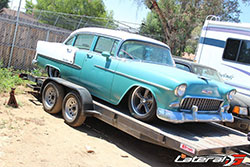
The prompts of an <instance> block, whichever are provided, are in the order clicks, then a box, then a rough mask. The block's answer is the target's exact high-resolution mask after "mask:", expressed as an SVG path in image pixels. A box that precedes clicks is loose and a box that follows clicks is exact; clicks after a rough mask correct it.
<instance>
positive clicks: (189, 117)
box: [156, 106, 234, 123]
mask: <svg viewBox="0 0 250 167" xmlns="http://www.w3.org/2000/svg"><path fill="white" fill-rule="evenodd" d="M156 115H157V117H158V118H159V119H161V120H164V121H167V122H172V123H184V122H233V121H234V118H233V115H232V114H231V113H228V112H227V111H224V108H223V107H221V109H220V111H219V112H217V113H201V112H199V111H198V107H196V106H193V107H192V110H191V111H190V112H180V111H171V110H166V109H162V108H158V109H157V114H156Z"/></svg>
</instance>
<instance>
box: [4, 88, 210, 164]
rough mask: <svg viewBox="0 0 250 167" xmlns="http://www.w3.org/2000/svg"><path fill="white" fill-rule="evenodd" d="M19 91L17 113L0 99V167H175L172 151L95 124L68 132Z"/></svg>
mask: <svg viewBox="0 0 250 167" xmlns="http://www.w3.org/2000/svg"><path fill="white" fill-rule="evenodd" d="M21 90H23V92H22V93H20V94H19V95H17V96H16V99H17V101H18V104H19V108H18V109H13V108H11V107H8V106H7V101H8V98H9V94H8V93H5V94H1V95H0V167H34V166H35V167H45V166H46V167H57V166H58V167H117V166H119V167H128V166H129V167H130V166H131V167H132V166H133V167H147V166H156V167H161V166H171V167H173V166H177V164H175V163H174V159H175V158H176V157H177V156H178V155H179V154H180V153H178V152H176V151H173V150H170V149H166V148H162V147H159V146H156V145H153V144H149V143H146V142H142V141H139V140H137V139H135V138H134V137H131V136H129V135H127V134H125V133H123V132H121V131H120V130H117V129H115V128H113V127H111V126H109V125H107V124H105V123H103V122H101V121H99V120H97V119H95V118H88V119H87V120H86V123H84V125H82V126H81V127H79V128H72V127H70V126H68V125H66V124H65V123H64V121H63V119H62V117H61V114H57V115H50V114H48V113H46V112H45V111H44V110H43V108H42V104H41V103H40V102H39V101H38V100H37V98H36V96H34V94H33V93H31V92H30V91H31V90H30V89H28V88H22V89H21ZM190 165H191V164H189V165H188V164H187V165H184V166H190ZM178 166H183V165H181V164H180V165H178ZM191 166H193V165H191ZM201 166H207V165H201Z"/></svg>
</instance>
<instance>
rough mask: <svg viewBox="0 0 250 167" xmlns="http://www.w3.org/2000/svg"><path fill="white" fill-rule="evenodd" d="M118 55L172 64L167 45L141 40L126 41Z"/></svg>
mask: <svg viewBox="0 0 250 167" xmlns="http://www.w3.org/2000/svg"><path fill="white" fill-rule="evenodd" d="M118 56H119V57H121V58H129V59H135V60H141V61H147V62H152V63H158V64H167V65H170V66H174V62H173V59H172V56H171V52H170V50H169V49H168V48H167V47H163V46H160V45H156V44H151V43H147V42H142V41H126V42H124V43H123V45H122V46H121V48H120V51H119V54H118Z"/></svg>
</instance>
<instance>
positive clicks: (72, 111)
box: [65, 96, 79, 122]
mask: <svg viewBox="0 0 250 167" xmlns="http://www.w3.org/2000/svg"><path fill="white" fill-rule="evenodd" d="M78 110H79V105H78V102H77V99H76V98H75V97H73V96H71V97H69V98H68V99H67V101H66V103H65V116H66V117H65V119H66V120H67V121H68V122H73V121H74V120H75V119H76V116H77V113H78Z"/></svg>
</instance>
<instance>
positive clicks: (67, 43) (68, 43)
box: [65, 36, 74, 45]
mask: <svg viewBox="0 0 250 167" xmlns="http://www.w3.org/2000/svg"><path fill="white" fill-rule="evenodd" d="M73 40H74V36H73V37H71V38H70V39H69V40H68V41H67V42H65V45H72V43H73Z"/></svg>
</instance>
